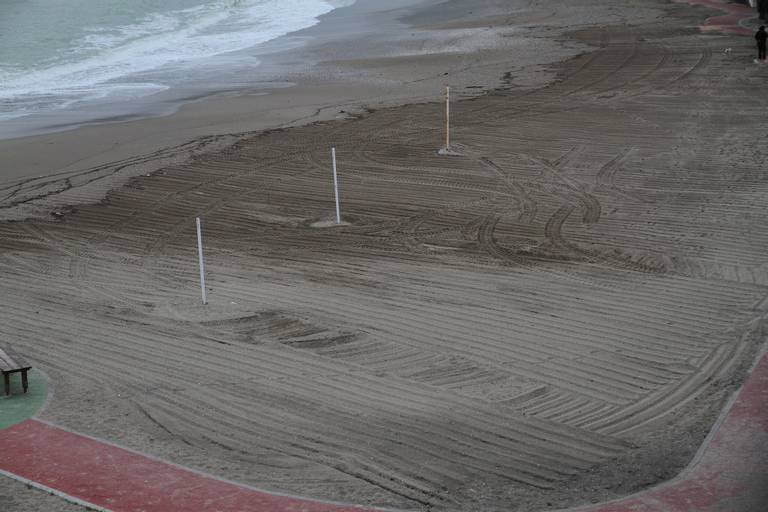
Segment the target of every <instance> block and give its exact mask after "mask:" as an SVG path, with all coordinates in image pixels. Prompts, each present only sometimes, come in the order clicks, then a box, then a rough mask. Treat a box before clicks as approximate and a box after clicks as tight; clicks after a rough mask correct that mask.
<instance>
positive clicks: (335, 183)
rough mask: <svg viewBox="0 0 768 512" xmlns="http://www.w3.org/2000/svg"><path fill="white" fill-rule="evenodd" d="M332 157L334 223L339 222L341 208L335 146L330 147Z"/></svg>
mask: <svg viewBox="0 0 768 512" xmlns="http://www.w3.org/2000/svg"><path fill="white" fill-rule="evenodd" d="M331 158H332V159H333V191H334V193H335V194H336V224H341V209H340V208H339V178H338V177H337V175H336V148H335V147H332V148H331Z"/></svg>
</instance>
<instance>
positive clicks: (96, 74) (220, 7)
mask: <svg viewBox="0 0 768 512" xmlns="http://www.w3.org/2000/svg"><path fill="white" fill-rule="evenodd" d="M351 3H354V0H351V1H350V0H341V1H339V0H334V1H331V0H328V1H325V0H212V1H208V2H205V3H203V4H202V5H197V6H195V7H191V8H187V9H180V10H176V11H169V12H162V13H154V14H151V15H147V16H146V17H144V18H143V19H139V20H135V22H134V23H130V24H127V25H123V26H112V27H105V26H91V27H85V31H84V33H85V35H84V36H83V37H81V38H79V39H78V40H77V41H75V43H74V44H73V45H72V46H71V47H70V48H68V50H67V53H66V55H60V56H59V58H57V59H56V62H54V63H49V64H48V65H45V66H42V67H41V66H33V67H30V68H19V67H18V66H2V65H0V85H1V87H0V119H9V118H13V117H18V116H19V115H26V114H30V113H34V112H40V111H44V110H50V109H60V108H65V107H67V106H70V105H72V104H76V103H77V102H82V101H88V100H94V99H98V98H104V97H107V96H109V95H117V96H119V97H120V99H125V98H129V97H137V96H145V95H147V94H152V93H155V92H157V91H160V90H164V89H166V88H167V87H168V84H167V83H163V80H162V73H157V70H163V69H165V68H169V69H171V68H173V69H174V70H176V72H177V73H179V70H180V69H182V70H183V69H184V68H185V67H186V69H194V66H195V65H197V63H200V62H202V61H203V60H205V59H210V58H211V57H215V56H217V55H222V54H225V53H229V52H235V51H239V50H243V49H246V48H251V47H254V46H257V45H259V44H261V43H265V42H267V41H269V40H272V39H275V38H277V37H279V36H282V35H284V34H287V33H289V32H293V31H296V30H299V29H302V28H305V27H308V26H311V25H313V24H315V23H316V22H317V18H318V16H320V15H322V14H325V13H327V12H329V11H331V10H333V9H334V8H336V7H339V6H340V5H349V4H351ZM147 72H151V73H152V80H151V81H142V77H141V76H139V77H138V78H139V79H138V80H137V79H136V77H137V75H140V74H142V73H144V74H146V73H147ZM158 77H160V80H159V83H158V82H156V81H155V80H157V79H158ZM174 80H178V77H175V78H174ZM172 81H173V80H172Z"/></svg>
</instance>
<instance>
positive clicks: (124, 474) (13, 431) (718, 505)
mask: <svg viewBox="0 0 768 512" xmlns="http://www.w3.org/2000/svg"><path fill="white" fill-rule="evenodd" d="M766 404H768V354H766V355H765V356H763V357H762V359H761V361H760V362H759V363H758V365H757V366H756V367H755V369H754V371H753V372H752V375H751V376H750V378H749V380H748V381H747V383H746V384H745V385H744V387H743V388H742V390H741V391H740V392H739V394H738V397H737V399H736V400H735V401H734V402H733V403H732V405H731V407H730V408H729V409H728V411H727V413H724V416H723V417H721V419H720V421H718V424H717V425H716V426H715V430H714V434H712V435H710V437H709V438H708V440H707V443H706V445H705V447H704V448H703V449H702V450H701V452H700V453H699V455H698V456H697V457H696V460H695V461H694V462H693V464H692V465H691V466H690V467H689V468H688V469H687V470H686V471H685V472H684V473H683V475H681V476H680V477H678V479H676V480H674V481H672V482H670V483H668V484H665V485H662V486H659V487H657V488H654V489H651V490H649V491H646V492H643V493H641V494H638V495H635V496H631V497H629V498H625V499H623V500H620V501H617V502H612V503H606V504H602V505H595V506H591V507H586V508H581V509H573V510H580V511H589V512H630V511H631V512H692V511H696V512H726V511H727V512H760V511H764V510H768V462H767V461H768V458H767V457H766V455H767V454H768V449H766V447H768V406H767V405H766ZM0 472H1V473H4V474H6V475H8V476H12V477H15V478H17V479H20V480H23V481H27V482H29V483H32V484H33V485H35V486H37V487H41V488H44V489H49V490H53V491H55V492H56V493H58V494H60V495H65V496H67V497H70V498H71V499H72V500H73V501H76V502H80V503H82V502H85V503H88V504H92V505H95V506H97V507H100V508H103V509H107V510H112V511H114V512H176V511H190V510H194V511H199V512H203V511H217V512H235V511H237V512H245V511H253V512H283V511H285V512H289V511H290V512H298V511H303V512H321V511H325V512H332V511H333V512H346V511H349V512H351V511H358V512H359V511H362V510H370V509H365V508H362V507H355V506H351V505H339V504H332V503H322V502H316V501H308V500H304V499H301V498H295V497H289V496H281V495H276V494H270V493H266V492H262V491H259V490H256V489H252V488H249V487H245V486H242V485H238V484H236V483H231V482H227V481H224V480H220V479H217V478H213V477H211V476H207V475H204V474H201V473H198V472H194V471H191V470H188V469H184V468H181V467H179V466H175V465H172V464H169V463H166V462H163V461H160V460H157V459H154V458H151V457H148V456H146V455H143V454H140V453H137V452H134V451H130V450H126V449H124V448H120V447H118V446H115V445H112V444H109V443H106V442H102V441H99V440H97V439H93V438H90V437H85V436H82V435H79V434H75V433H72V432H68V431H66V430H63V429H61V428H58V427H56V426H54V425H50V424H47V423H44V422H41V421H38V420H34V419H31V420H26V421H24V422H22V423H19V424H17V425H14V426H12V427H9V428H7V429H5V430H3V431H2V435H0ZM761 507H765V508H761Z"/></svg>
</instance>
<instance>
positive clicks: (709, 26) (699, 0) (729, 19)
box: [675, 0, 757, 35]
mask: <svg viewBox="0 0 768 512" xmlns="http://www.w3.org/2000/svg"><path fill="white" fill-rule="evenodd" d="M675 1H676V2H685V3H687V4H691V5H703V6H706V7H709V8H711V9H717V10H720V11H723V12H725V14H723V15H720V16H713V17H711V18H707V20H706V21H705V22H704V25H702V26H701V27H699V28H701V30H702V31H704V32H709V31H718V32H727V33H731V34H741V35H752V34H753V33H754V32H755V31H754V30H753V29H752V28H749V27H746V26H745V22H746V21H747V20H751V19H752V18H757V11H755V9H753V8H751V7H749V6H747V5H743V4H734V3H731V2H729V1H728V0H675Z"/></svg>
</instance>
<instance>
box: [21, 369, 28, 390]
mask: <svg viewBox="0 0 768 512" xmlns="http://www.w3.org/2000/svg"><path fill="white" fill-rule="evenodd" d="M21 387H22V388H24V392H25V393H26V392H27V388H28V387H29V382H28V381H27V370H24V371H23V372H21Z"/></svg>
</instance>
